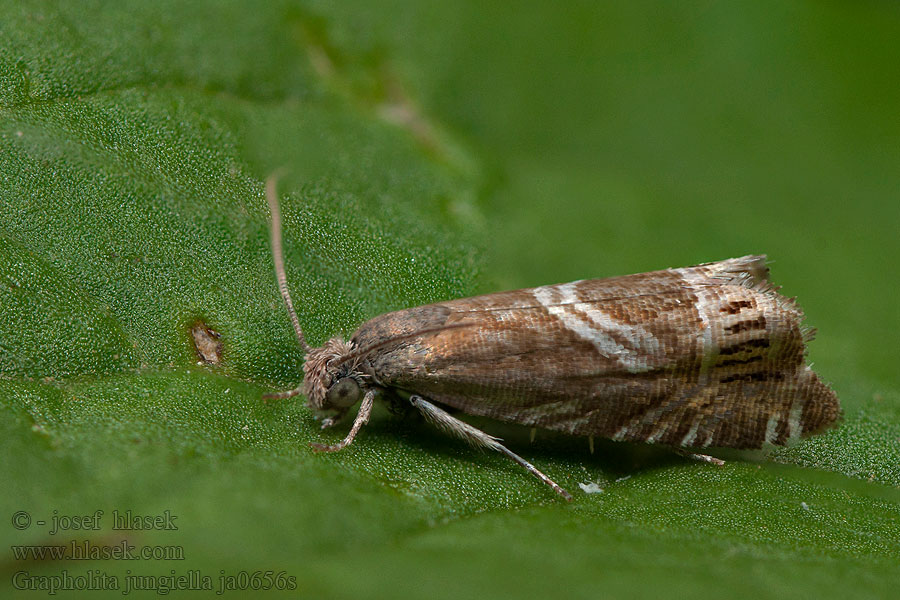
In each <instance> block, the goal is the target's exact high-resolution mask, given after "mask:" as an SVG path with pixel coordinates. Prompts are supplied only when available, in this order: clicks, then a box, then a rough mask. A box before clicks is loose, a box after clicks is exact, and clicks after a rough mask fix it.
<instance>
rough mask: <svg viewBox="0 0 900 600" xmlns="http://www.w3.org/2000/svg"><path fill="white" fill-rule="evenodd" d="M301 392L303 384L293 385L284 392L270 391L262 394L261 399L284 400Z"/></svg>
mask: <svg viewBox="0 0 900 600" xmlns="http://www.w3.org/2000/svg"><path fill="white" fill-rule="evenodd" d="M302 393H303V385H300V386H298V387H295V388H294V389H292V390H287V391H286V392H272V393H271V394H263V400H284V399H285V398H293V397H294V396H297V395H299V394H302Z"/></svg>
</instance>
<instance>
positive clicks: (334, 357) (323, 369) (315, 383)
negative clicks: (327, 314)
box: [303, 337, 352, 410]
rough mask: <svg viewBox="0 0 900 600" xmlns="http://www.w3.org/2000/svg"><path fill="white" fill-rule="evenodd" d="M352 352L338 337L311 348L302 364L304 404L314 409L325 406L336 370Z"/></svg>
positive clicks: (346, 343)
mask: <svg viewBox="0 0 900 600" xmlns="http://www.w3.org/2000/svg"><path fill="white" fill-rule="evenodd" d="M351 353H352V346H351V345H350V343H348V342H345V341H344V340H342V339H341V338H339V337H335V338H331V339H330V340H328V341H327V342H325V345H324V346H322V347H321V348H313V349H312V350H310V351H309V354H307V355H306V362H305V363H304V365H303V374H304V375H303V393H304V394H306V404H307V406H309V407H310V408H312V409H314V410H322V409H324V408H327V407H326V406H325V404H326V397H327V394H328V388H329V387H331V384H332V383H334V381H335V376H336V375H337V373H338V370H339V369H340V368H341V366H342V365H343V364H344V362H345V360H346V358H347V357H348V356H349V355H350V354H351Z"/></svg>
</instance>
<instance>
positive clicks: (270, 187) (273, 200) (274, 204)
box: [266, 169, 312, 354]
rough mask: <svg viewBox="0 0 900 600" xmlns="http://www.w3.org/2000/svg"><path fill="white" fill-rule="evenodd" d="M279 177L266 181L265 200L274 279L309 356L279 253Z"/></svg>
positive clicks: (277, 174) (270, 176) (282, 260)
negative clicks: (270, 214) (270, 217)
mask: <svg viewBox="0 0 900 600" xmlns="http://www.w3.org/2000/svg"><path fill="white" fill-rule="evenodd" d="M280 176H281V169H279V170H278V171H275V172H274V173H272V174H271V175H269V178H268V179H267V180H266V200H268V201H269V212H271V213H272V224H271V237H272V259H273V260H274V261H275V277H276V278H277V279H278V289H279V291H280V292H281V297H282V298H283V299H284V305H285V306H286V307H287V311H288V315H289V316H290V317H291V325H293V326H294V333H296V334H297V339H298V340H299V341H300V345H301V346H303V350H304V352H306V353H307V354H309V352H310V350H312V348H310V346H309V344H307V343H306V338H305V337H303V330H302V329H301V328H300V320H299V319H298V318H297V313H296V312H295V311H294V303H293V302H292V301H291V293H290V292H289V291H288V286H287V276H286V275H285V274H284V257H283V256H282V253H281V212H280V211H279V210H278V178H279V177H280Z"/></svg>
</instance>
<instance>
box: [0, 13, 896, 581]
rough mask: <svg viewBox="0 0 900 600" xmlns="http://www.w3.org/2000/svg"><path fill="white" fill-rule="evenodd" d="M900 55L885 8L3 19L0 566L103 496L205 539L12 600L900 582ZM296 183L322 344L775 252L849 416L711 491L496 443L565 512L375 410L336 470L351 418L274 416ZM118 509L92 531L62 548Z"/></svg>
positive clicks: (640, 468) (633, 465)
mask: <svg viewBox="0 0 900 600" xmlns="http://www.w3.org/2000/svg"><path fill="white" fill-rule="evenodd" d="M898 35H900V13H898V12H897V10H896V8H895V7H892V6H889V5H885V4H870V5H865V6H848V7H839V6H804V7H801V6H794V5H788V6H785V5H783V4H781V3H764V4H762V5H759V6H756V5H754V7H743V8H738V7H734V6H731V5H722V6H718V5H708V4H703V5H699V4H698V5H679V6H673V7H671V8H660V7H659V6H656V5H654V6H652V7H650V6H648V7H646V8H642V7H640V6H638V5H634V4H632V3H622V4H621V5H619V6H615V5H605V7H602V8H597V7H595V6H594V5H592V4H584V5H572V6H569V7H566V8H565V9H563V8H560V7H551V6H550V5H545V4H544V3H534V4H533V5H530V6H523V7H520V8H518V9H517V10H515V11H511V10H510V8H509V7H508V5H506V4H503V3H497V5H496V6H490V5H485V4H484V3H483V2H479V3H471V4H470V5H465V4H459V3H441V4H435V5H427V6H426V5H424V4H421V3H406V2H374V3H373V2H365V3H325V2H310V3H294V2H275V3H266V4H264V5H259V4H258V3H252V2H238V1H235V2H228V3H219V2H209V3H205V2H195V3H189V5H185V3H144V2H132V3H102V2H98V3H92V4H83V3H65V2H59V3H53V2H34V3H13V2H8V3H3V4H0V440H2V449H3V453H4V456H5V460H4V461H3V462H2V463H0V464H2V466H0V481H3V482H4V491H3V493H2V494H0V511H2V516H3V519H4V521H3V522H4V523H6V525H3V526H2V528H0V531H2V533H3V536H2V540H3V542H4V543H3V544H2V546H3V547H4V548H9V547H10V545H12V544H67V543H69V542H70V541H71V540H78V541H81V540H84V539H88V540H90V541H91V542H92V543H97V544H103V543H113V542H114V541H116V540H120V539H121V535H122V534H121V533H116V532H112V531H110V526H111V525H112V511H113V510H118V511H125V510H132V511H133V512H134V513H137V514H148V515H157V514H162V513H163V512H164V511H166V510H168V511H170V513H171V514H173V515H177V521H176V523H177V525H178V530H177V531H154V530H150V531H135V532H129V533H127V534H126V537H127V539H128V541H129V543H131V544H134V545H136V546H143V545H148V544H151V545H152V544H162V545H167V546H179V547H181V548H182V549H183V552H184V560H183V561H177V562H176V561H167V560H140V561H99V562H80V561H78V562H76V561H65V560H64V561H49V560H48V561H23V560H17V559H16V558H15V557H14V555H13V554H12V551H11V549H10V550H3V552H4V553H6V554H5V555H3V556H0V571H2V576H3V578H4V580H5V581H4V583H3V584H2V585H4V586H6V589H7V590H9V589H10V586H11V585H12V579H13V577H14V576H15V574H16V573H17V572H21V571H28V572H29V573H30V574H31V575H38V576H54V575H60V573H62V572H63V571H68V572H69V573H70V574H72V575H79V574H83V573H85V572H86V571H87V570H88V569H99V570H101V571H103V572H104V573H108V574H110V575H115V576H117V577H119V578H120V579H119V581H120V584H121V585H122V586H124V582H125V575H126V571H127V570H130V571H131V572H132V574H141V575H149V574H162V575H168V574H170V572H171V571H172V570H174V571H175V572H176V573H177V574H183V573H186V572H187V571H188V570H190V569H193V570H196V571H198V572H200V573H201V574H204V575H209V576H210V577H211V578H212V585H213V587H214V588H215V587H216V586H217V585H218V584H219V579H218V578H219V576H220V575H221V574H222V572H223V571H224V573H225V574H238V573H240V572H241V571H246V572H248V573H252V572H254V571H256V570H261V571H266V570H273V571H275V572H276V573H277V572H279V571H284V572H286V573H287V574H289V575H292V576H294V577H296V582H297V589H296V590H294V591H293V592H287V591H285V592H283V593H284V594H285V595H291V596H299V597H310V598H313V597H347V598H349V597H355V598H359V597H385V598H388V597H389V598H402V597H421V596H422V595H423V592H425V593H427V594H428V595H429V596H431V597H440V598H459V597H472V596H475V595H477V596H479V597H480V596H493V597H523V596H526V595H527V596H535V595H538V594H539V595H548V596H549V595H559V594H560V593H562V592H565V593H566V594H567V595H571V596H577V597H601V596H602V597H608V596H629V597H660V596H662V595H666V596H673V595H674V596H681V595H687V594H692V595H702V596H711V595H717V596H730V597H747V598H759V597H776V596H777V597H786V596H798V597H846V596H849V595H854V594H857V595H866V596H868V597H879V596H880V597H892V595H893V594H894V593H896V589H897V588H896V586H897V584H898V583H900V568H898V567H897V564H898V561H900V490H898V486H900V467H898V465H900V385H898V382H900V378H898V376H897V367H896V365H897V362H898V358H900V356H898V351H897V349H898V347H900V344H898V339H897V331H900V312H898V309H897V306H898V304H897V301H896V292H897V287H896V286H897V284H896V282H897V281H898V275H900V273H898V268H897V259H898V258H900V236H898V235H897V231H898V230H900V204H898V203H897V201H896V190H897V189H900V168H898V167H900V143H898V142H900V121H898V120H897V119H896V107H897V106H898V103H900V91H898V88H897V86H896V77H894V75H895V74H896V73H895V71H896V68H895V65H896V64H898V59H900V56H898V47H897V45H896V43H895V40H896V39H897V37H898ZM279 167H285V168H286V175H285V176H284V178H283V180H282V184H281V190H282V197H283V212H284V217H285V242H286V260H287V263H288V267H287V268H288V277H289V280H290V282H291V285H292V290H293V292H294V296H295V303H296V304H297V305H298V306H299V307H301V308H300V313H301V317H300V318H301V321H302V322H303V324H304V327H305V328H306V330H307V331H308V337H309V338H310V340H311V341H312V342H314V343H319V342H321V341H323V340H324V339H326V338H327V337H328V336H330V335H332V334H335V333H344V334H348V333H350V332H352V330H353V329H354V328H355V326H356V325H357V324H358V323H360V322H361V321H363V320H365V319H366V318H369V317H371V316H374V315H376V314H379V313H381V312H384V311H386V310H391V309H397V308H403V307H407V306H412V305H416V304H420V303H425V302H429V301H436V300H441V299H447V298H452V297H459V296H461V295H465V294H469V293H476V292H487V291H492V290H497V289H502V288H509V287H520V286H528V285H539V284H546V283H553V282H561V281H566V280H572V279H580V278H586V277H602V276H610V275H617V274H624V273H629V272H637V271H645V270H652V269H658V268H663V267H667V266H683V265H687V264H692V263H697V262H703V261H708V260H716V259H722V258H726V257H730V256H740V255H744V254H749V253H756V252H766V253H768V254H769V256H770V258H771V259H773V261H774V263H773V265H772V267H773V278H774V279H775V281H776V282H777V283H780V284H782V285H784V289H783V291H784V292H785V293H787V294H788V295H797V296H798V297H799V301H800V303H801V305H802V306H803V307H804V308H805V309H806V312H807V314H808V317H809V322H810V324H812V325H814V326H816V327H818V328H819V331H820V333H819V336H818V339H817V340H816V341H815V342H813V344H812V347H811V359H812V360H813V361H814V362H815V365H816V370H817V371H818V372H819V373H820V374H822V376H823V378H824V379H825V380H827V381H830V382H831V383H832V385H833V387H834V389H835V390H836V391H837V393H838V395H839V396H840V397H841V399H842V402H843V404H844V407H845V420H844V422H843V423H842V425H841V426H840V427H839V428H838V429H836V430H834V431H832V432H829V433H828V434H826V435H823V436H820V437H817V438H814V439H811V440H808V441H805V442H803V443H802V444H800V445H799V446H797V447H795V448H792V449H790V450H782V451H777V452H772V453H735V454H730V455H727V458H729V462H728V464H727V465H726V466H725V467H723V468H720V469H717V468H711V467H708V466H705V465H700V464H694V463H690V462H687V461H685V460H683V459H680V458H677V457H673V456H671V455H669V454H667V453H665V452H663V451H658V450H656V449H652V448H642V447H632V446H625V445H620V444H614V443H599V442H598V444H597V452H596V453H595V454H594V455H591V454H589V453H588V451H587V448H586V446H587V444H586V443H585V442H584V441H583V440H577V439H568V438H565V437H560V436H551V435H549V434H538V438H537V441H536V442H535V443H534V444H532V445H529V444H528V432H527V431H522V430H519V429H517V428H512V427H501V426H498V425H496V424H492V423H490V422H479V423H478V424H479V425H482V426H484V427H485V428H487V429H488V430H489V431H490V432H492V433H495V434H498V435H501V436H503V437H505V438H506V439H507V441H508V443H509V445H510V446H511V447H513V448H514V449H515V450H517V451H519V452H520V453H522V454H523V455H525V456H526V457H528V458H529V459H533V460H534V462H535V463H536V464H537V466H538V467H539V468H541V469H543V470H545V471H546V472H547V473H548V474H550V475H551V476H552V477H554V478H555V479H556V480H557V481H558V482H559V483H560V484H562V485H563V486H564V487H566V488H568V489H569V490H570V491H572V492H574V493H575V495H576V501H575V502H574V503H573V504H571V505H566V504H564V503H562V502H560V501H558V500H557V499H556V498H555V497H554V496H553V495H552V493H551V492H549V491H548V490H547V489H545V488H543V487H542V486H540V485H539V484H538V483H536V482H535V481H534V480H532V478H530V477H529V476H528V475H527V474H525V473H523V472H521V471H520V470H519V469H518V468H517V467H515V466H514V465H512V464H507V461H505V459H503V458H501V457H498V456H492V455H487V454H480V453H478V452H476V451H472V450H471V449H469V448H466V447H465V446H464V445H462V444H459V443H457V442H456V441H453V440H448V439H445V438H443V437H441V435H440V434H438V433H435V432H433V431H431V430H430V429H429V428H428V427H427V426H426V425H424V424H422V423H420V422H417V421H416V420H415V419H405V420H404V419H401V418H397V417H393V416H391V415H389V414H387V412H386V411H381V412H378V413H377V414H376V415H375V417H374V418H373V421H372V423H370V424H369V425H368V426H367V428H366V429H365V430H364V431H363V432H362V434H361V435H360V437H359V438H358V440H357V442H356V444H354V445H353V446H352V447H351V448H349V449H347V450H345V451H344V452H341V453H338V454H335V455H327V456H317V455H313V454H312V453H311V452H310V450H309V448H308V442H310V441H324V440H329V441H330V440H333V439H336V438H337V437H338V436H339V435H341V433H342V432H334V433H332V432H327V433H323V432H320V431H319V430H318V429H317V427H316V422H315V421H314V420H313V419H312V417H311V415H310V414H309V412H308V411H307V410H306V409H305V408H303V407H302V403H301V402H299V401H298V402H294V401H284V402H269V403H265V402H263V401H262V400H261V395H262V394H263V393H265V392H267V391H271V390H273V389H283V388H285V387H288V386H292V385H293V384H295V383H296V382H297V380H298V377H299V367H300V364H301V360H302V356H301V353H300V351H299V348H298V347H297V345H296V342H295V341H294V339H293V336H292V332H291V329H290V324H289V322H288V319H287V317H286V314H285V313H284V310H283V307H282V306H281V303H280V298H279V296H278V292H277V288H276V286H275V282H274V277H273V275H272V265H271V259H270V256H269V252H268V240H267V218H268V214H267V210H266V208H265V201H264V199H263V197H262V182H263V180H264V179H265V177H266V176H267V175H268V174H269V173H271V172H273V171H274V170H275V169H277V168H279ZM479 273H480V277H479V276H478V274H479ZM196 323H204V324H206V325H207V326H208V327H210V328H211V329H213V330H215V331H216V332H218V334H219V335H220V338H219V341H220V342H221V354H220V355H219V358H218V360H217V363H218V364H212V365H211V364H206V363H203V362H201V361H199V357H198V355H197V354H196V352H195V349H194V346H193V342H192V337H191V327H192V326H193V325H194V324H196ZM591 483H593V484H596V485H595V486H593V487H590V486H588V485H587V484H591ZM579 484H584V485H585V487H588V489H602V490H603V491H602V493H595V494H587V493H584V492H583V491H582V489H581V487H580V485H579ZM98 509H99V510H103V511H105V512H104V516H103V520H102V525H103V529H102V530H101V531H83V530H79V531H65V532H60V533H57V534H55V535H51V534H50V529H49V527H50V520H51V519H52V517H53V516H54V514H56V516H59V515H79V514H82V515H84V514H91V515H92V514H94V511H96V510H98ZM16 511H27V512H28V513H29V514H30V515H31V517H32V519H33V523H32V525H31V526H30V527H28V528H24V529H16V528H15V527H14V526H13V525H12V521H11V518H12V515H13V514H14V513H15V512H16ZM54 511H57V512H56V513H54ZM38 519H45V520H47V521H48V524H47V525H45V526H40V525H37V524H36V523H35V522H34V521H36V520H38ZM117 536H118V537H117ZM114 593H115V594H117V595H121V590H119V591H118V592H114ZM23 594H24V595H28V596H29V597H31V596H32V595H33V593H25V592H23ZM269 594H272V595H274V594H276V592H269ZM86 595H88V594H87V592H79V591H74V592H66V596H63V594H62V593H60V597H80V596H86ZM184 595H186V596H187V595H188V594H184ZM190 597H194V596H193V595H192V596H190ZM266 597H268V596H266Z"/></svg>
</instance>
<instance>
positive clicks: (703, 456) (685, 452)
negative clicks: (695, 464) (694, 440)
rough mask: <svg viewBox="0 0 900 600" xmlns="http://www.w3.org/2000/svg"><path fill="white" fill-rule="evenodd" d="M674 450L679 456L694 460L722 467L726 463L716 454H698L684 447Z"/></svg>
mask: <svg viewBox="0 0 900 600" xmlns="http://www.w3.org/2000/svg"><path fill="white" fill-rule="evenodd" d="M672 451H673V452H675V454H677V455H679V456H683V457H685V458H690V459H692V460H699V461H700V462H705V463H709V464H711V465H716V466H717V467H722V466H724V465H725V461H724V460H722V459H721V458H716V457H715V456H710V455H708V454H696V453H694V452H690V451H688V450H685V449H684V448H672Z"/></svg>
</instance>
